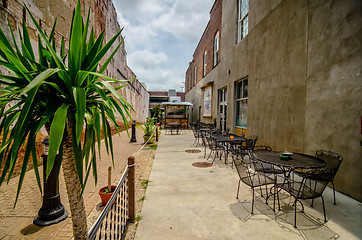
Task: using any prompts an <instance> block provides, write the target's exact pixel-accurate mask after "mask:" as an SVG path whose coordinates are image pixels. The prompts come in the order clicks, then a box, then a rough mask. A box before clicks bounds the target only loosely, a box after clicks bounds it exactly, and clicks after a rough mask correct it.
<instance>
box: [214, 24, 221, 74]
mask: <svg viewBox="0 0 362 240" xmlns="http://www.w3.org/2000/svg"><path fill="white" fill-rule="evenodd" d="M213 56H214V67H215V66H216V65H217V64H219V59H220V32H219V31H217V32H216V34H215V37H214V54H213Z"/></svg>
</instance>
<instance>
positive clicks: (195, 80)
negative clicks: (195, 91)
mask: <svg viewBox="0 0 362 240" xmlns="http://www.w3.org/2000/svg"><path fill="white" fill-rule="evenodd" d="M196 83H197V67H195V68H194V86H196Z"/></svg>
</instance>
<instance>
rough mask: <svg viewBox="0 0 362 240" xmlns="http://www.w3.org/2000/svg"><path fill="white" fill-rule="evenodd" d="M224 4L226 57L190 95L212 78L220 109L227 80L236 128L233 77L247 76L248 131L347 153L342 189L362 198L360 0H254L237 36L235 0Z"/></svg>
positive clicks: (293, 146) (263, 138)
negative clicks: (246, 29) (242, 31)
mask: <svg viewBox="0 0 362 240" xmlns="http://www.w3.org/2000/svg"><path fill="white" fill-rule="evenodd" d="M222 11H223V14H222V36H223V41H222V42H221V47H220V49H221V51H222V55H221V62H220V64H219V65H218V67H217V68H215V69H214V70H213V71H211V72H210V73H209V74H208V75H207V76H206V77H205V78H203V79H202V80H201V81H200V83H199V84H198V85H197V86H196V87H194V88H193V89H191V91H190V92H189V93H188V94H187V100H188V101H194V102H195V103H197V104H200V105H202V99H197V100H196V98H198V97H199V96H200V94H199V92H200V90H199V88H200V86H203V85H204V84H205V83H206V82H208V81H214V90H213V92H214V102H213V103H214V105H213V113H217V110H218V108H217V91H218V89H220V88H222V87H225V86H227V89H228V115H227V118H228V121H227V127H228V128H230V129H232V131H234V132H235V129H234V127H235V82H237V81H239V80H242V79H245V78H248V79H249V96H248V129H247V132H248V135H258V136H259V140H258V144H260V145H270V146H271V147H272V148H273V149H275V150H282V151H283V150H288V151H294V152H302V153H307V154H314V153H315V151H316V150H319V149H325V150H331V151H335V152H338V153H340V154H342V155H343V157H344V161H343V162H342V165H341V168H340V169H339V172H338V173H337V176H336V178H335V185H336V189H337V190H338V191H340V192H342V193H345V194H347V195H349V196H352V197H354V198H356V199H358V200H360V201H361V200H362V177H361V169H362V146H361V141H362V134H361V128H362V126H361V116H362V76H361V72H362V64H361V63H362V2H361V1H358V0H351V1H343V0H334V1H333V0H328V1H325V0H323V1H322V0H316V1H307V0H271V1H262V0H255V1H250V10H249V34H248V35H247V36H246V37H245V38H244V39H243V40H242V41H241V42H239V43H236V31H237V25H236V23H235V20H236V19H237V5H236V3H235V2H234V1H223V6H222ZM228 70H230V74H228ZM200 97H202V95H201V96H200ZM215 117H217V115H213V118H215ZM217 122H218V121H217Z"/></svg>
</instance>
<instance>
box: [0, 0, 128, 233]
mask: <svg viewBox="0 0 362 240" xmlns="http://www.w3.org/2000/svg"><path fill="white" fill-rule="evenodd" d="M24 6H25V8H26V10H27V11H28V13H29V15H30V18H31V20H32V22H33V23H34V25H35V26H36V28H37V31H38V52H39V58H38V59H36V58H35V55H34V51H33V49H32V45H31V42H30V38H29V34H28V30H27V27H26V24H25V21H24V19H23V27H22V33H21V32H20V31H19V34H20V43H21V44H20V45H18V44H17V42H16V40H15V37H14V33H13V30H12V29H11V25H10V23H9V28H10V33H11V35H12V44H13V45H12V44H11V41H9V40H8V39H7V38H6V36H5V34H4V32H3V31H2V30H1V29H0V65H2V66H4V67H5V68H7V69H9V70H10V71H11V72H12V74H11V75H4V74H0V84H2V85H4V86H5V87H4V88H2V89H0V98H1V102H0V116H1V119H0V135H1V134H2V136H3V137H2V139H1V143H0V166H1V164H4V167H3V172H2V174H1V176H0V184H2V183H3V182H4V181H7V182H8V181H9V180H10V178H11V176H12V173H13V171H14V166H15V163H16V161H17V158H18V151H19V148H20V147H21V146H22V145H25V146H26V148H25V155H24V160H23V164H22V169H21V173H20V178H19V183H18V189H17V193H16V200H17V198H18V196H19V191H20V188H21V185H22V183H23V179H24V175H25V172H26V167H27V165H28V162H29V159H30V156H32V159H33V164H34V169H35V174H36V178H37V181H38V185H39V188H41V186H40V178H39V173H38V170H37V156H36V148H35V142H36V135H37V133H38V132H39V130H40V129H41V128H42V127H43V126H45V127H46V129H47V131H48V133H49V153H48V162H47V169H46V173H47V176H49V173H50V172H51V170H52V168H53V167H56V168H58V169H59V168H60V166H54V160H55V156H56V154H57V152H58V151H59V154H60V155H61V158H62V161H61V166H62V168H63V172H64V179H65V183H66V189H67V194H68V198H69V204H70V210H71V214H72V221H73V232H74V238H75V239H87V238H88V236H87V222H86V214H85V210H84V203H83V198H82V191H83V189H84V187H85V184H86V182H87V179H88V176H89V174H90V172H91V171H92V173H93V175H94V178H95V182H97V168H96V142H97V143H98V151H100V145H101V132H103V134H104V137H105V141H104V143H105V145H106V149H107V152H108V153H110V154H111V155H112V161H113V144H112V136H111V127H110V123H109V122H112V123H113V124H114V126H115V127H116V128H117V129H119V126H118V124H117V121H116V117H115V115H114V112H119V113H120V115H121V116H122V118H123V121H124V123H125V124H126V125H127V117H128V118H129V119H130V118H131V116H130V114H129V111H130V110H133V109H132V107H131V106H130V104H129V103H127V102H126V101H125V99H124V98H122V96H121V95H120V94H119V93H118V92H117V89H119V88H121V87H123V86H119V87H117V88H115V87H113V86H112V83H119V82H122V81H119V80H115V79H112V78H109V77H107V76H105V75H103V72H104V71H105V69H106V67H107V66H108V64H109V62H110V61H111V59H112V58H113V56H114V54H115V53H116V52H117V50H118V49H119V47H120V45H121V44H122V41H123V39H122V41H120V43H119V44H118V46H117V47H116V48H115V50H114V51H113V52H112V53H111V54H110V56H109V57H108V58H107V59H105V62H104V64H103V65H102V66H100V65H99V62H100V61H101V59H103V57H104V56H105V54H106V53H107V52H108V50H109V48H110V47H111V46H112V45H113V43H114V42H115V40H116V39H117V38H119V37H121V35H120V34H121V31H122V30H120V31H119V32H118V33H116V34H115V35H114V36H113V37H112V38H111V39H110V40H109V42H107V43H105V44H104V43H103V40H104V34H105V33H104V31H103V32H102V33H101V34H100V35H99V36H98V38H96V37H95V34H94V31H93V28H92V29H91V31H90V32H88V28H89V27H88V23H89V12H90V11H88V16H87V19H86V21H85V23H84V22H83V19H82V16H81V8H80V1H79V0H78V3H77V6H76V8H75V10H74V12H73V19H72V23H71V30H70V34H69V36H70V39H69V47H68V52H67V53H66V51H65V44H64V39H62V41H61V46H60V48H59V49H57V48H56V44H55V38H54V31H55V25H56V21H55V22H54V24H53V27H52V30H51V32H50V33H49V35H47V34H46V33H45V32H44V31H43V30H42V29H41V28H40V26H39V24H38V23H37V21H36V20H35V18H34V16H33V15H32V13H31V12H30V11H29V9H28V8H27V6H26V5H25V4H24ZM9 102H15V103H16V104H15V105H14V106H13V107H10V108H9V107H8V103H9ZM84 129H85V138H84V142H82V141H81V136H82V132H83V130H84ZM16 200H15V204H16ZM15 204H14V206H15Z"/></svg>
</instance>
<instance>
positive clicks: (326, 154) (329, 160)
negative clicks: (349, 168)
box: [294, 150, 343, 207]
mask: <svg viewBox="0 0 362 240" xmlns="http://www.w3.org/2000/svg"><path fill="white" fill-rule="evenodd" d="M315 156H316V157H318V158H320V159H322V160H324V161H325V163H326V165H325V166H324V167H323V168H318V169H316V170H314V171H315V172H316V173H319V176H320V177H322V178H323V179H330V181H329V182H331V183H332V187H333V203H334V205H337V203H336V193H335V188H334V183H333V179H334V177H335V176H336V174H337V171H338V169H339V166H340V165H341V163H342V160H343V157H342V155H340V154H338V153H335V152H332V151H326V150H318V151H316V153H315ZM294 172H295V173H296V174H297V175H299V176H301V177H304V175H305V173H304V172H303V171H299V170H295V171H294ZM311 207H313V200H312V204H311Z"/></svg>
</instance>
